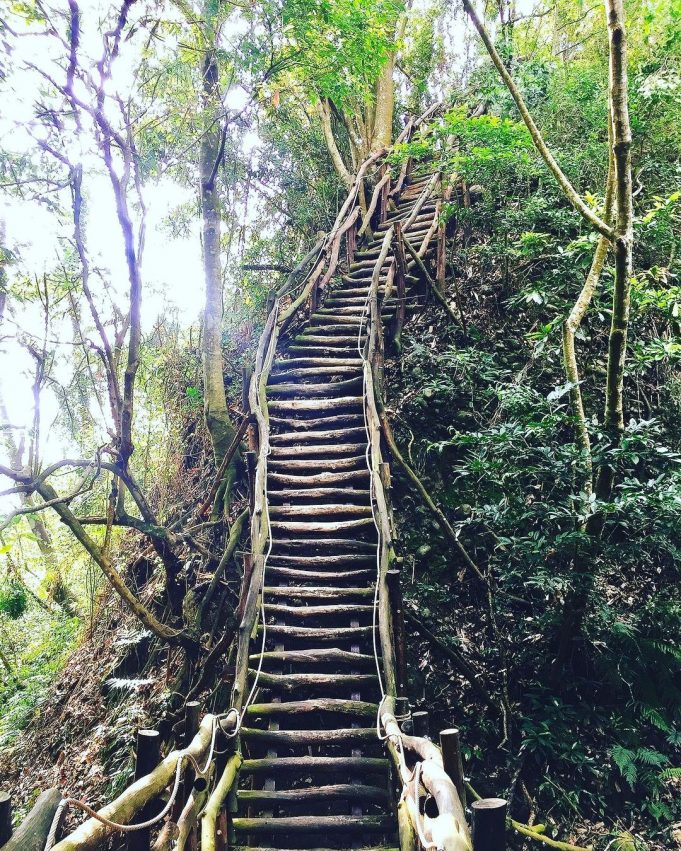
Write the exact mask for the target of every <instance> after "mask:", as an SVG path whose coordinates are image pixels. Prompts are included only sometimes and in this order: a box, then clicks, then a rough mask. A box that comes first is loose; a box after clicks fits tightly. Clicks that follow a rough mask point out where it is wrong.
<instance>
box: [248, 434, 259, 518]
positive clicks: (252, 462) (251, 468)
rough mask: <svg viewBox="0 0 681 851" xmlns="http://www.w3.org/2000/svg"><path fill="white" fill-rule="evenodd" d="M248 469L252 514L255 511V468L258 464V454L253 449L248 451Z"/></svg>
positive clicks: (249, 500) (249, 498)
mask: <svg viewBox="0 0 681 851" xmlns="http://www.w3.org/2000/svg"><path fill="white" fill-rule="evenodd" d="M245 458H246V471H247V473H248V502H249V504H250V507H251V514H252V513H253V506H254V504H255V470H256V466H257V459H256V454H255V452H253V451H252V450H249V451H248V452H246V455H245Z"/></svg>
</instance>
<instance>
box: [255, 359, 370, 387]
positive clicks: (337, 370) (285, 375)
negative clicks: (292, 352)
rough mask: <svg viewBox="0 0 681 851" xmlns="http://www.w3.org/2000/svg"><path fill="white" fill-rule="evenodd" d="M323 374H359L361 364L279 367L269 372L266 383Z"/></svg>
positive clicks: (285, 362)
mask: <svg viewBox="0 0 681 851" xmlns="http://www.w3.org/2000/svg"><path fill="white" fill-rule="evenodd" d="M281 363H283V364H287V363H288V361H281V362H280V364H281ZM324 375H330V376H331V377H332V378H335V377H336V376H348V375H350V376H353V377H355V376H360V377H361V375H362V366H361V364H354V365H353V366H324V365H321V366H308V367H298V368H296V369H280V370H279V371H278V372H271V373H270V376H269V380H268V384H274V383H276V384H280V383H281V384H287V383H289V382H291V381H295V380H296V379H300V380H301V381H306V380H307V379H311V380H312V379H315V378H317V377H321V376H324Z"/></svg>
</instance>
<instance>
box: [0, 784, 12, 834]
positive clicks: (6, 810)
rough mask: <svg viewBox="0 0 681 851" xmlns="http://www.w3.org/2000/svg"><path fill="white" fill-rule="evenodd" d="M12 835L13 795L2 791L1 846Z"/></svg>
mask: <svg viewBox="0 0 681 851" xmlns="http://www.w3.org/2000/svg"><path fill="white" fill-rule="evenodd" d="M11 835H12V796H11V795H10V793H9V792H0V847H1V846H3V845H4V844H5V842H7V841H9V838H10V836H11Z"/></svg>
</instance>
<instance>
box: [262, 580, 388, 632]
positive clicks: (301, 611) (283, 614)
mask: <svg viewBox="0 0 681 851" xmlns="http://www.w3.org/2000/svg"><path fill="white" fill-rule="evenodd" d="M271 569H272V568H268V571H269V570H271ZM373 611H374V607H373V605H369V604H363V603H329V605H326V606H287V605H284V604H280V603H268V602H267V601H265V614H266V615H272V616H276V617H278V618H285V619H287V620H288V619H290V618H293V619H294V620H295V619H300V620H303V621H304V620H306V619H307V618H314V619H317V618H324V617H329V618H337V619H338V621H339V622H340V621H343V620H348V619H351V620H357V621H359V620H360V619H362V618H367V617H370V616H371V615H372V614H373Z"/></svg>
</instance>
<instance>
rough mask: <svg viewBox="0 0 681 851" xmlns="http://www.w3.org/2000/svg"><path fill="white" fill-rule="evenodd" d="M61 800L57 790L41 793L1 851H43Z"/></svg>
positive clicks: (47, 790)
mask: <svg viewBox="0 0 681 851" xmlns="http://www.w3.org/2000/svg"><path fill="white" fill-rule="evenodd" d="M61 800H62V795H61V792H60V791H59V789H46V790H45V791H44V792H41V793H40V795H39V796H38V800H37V801H36V802H35V804H34V805H33V807H32V809H31V811H30V813H29V814H28V815H27V816H26V818H25V819H24V820H23V821H22V823H21V824H20V825H19V827H18V828H17V829H16V830H15V831H14V833H13V834H12V836H11V838H8V839H7V841H6V842H5V844H4V845H3V846H2V851H43V849H44V848H45V842H46V840H47V836H48V834H49V832H50V828H51V827H52V821H53V820H54V816H55V813H56V812H57V808H58V807H59V804H60V803H61ZM60 845H61V843H59V845H57V846H55V847H57V848H59V846H60ZM60 851H61V849H60Z"/></svg>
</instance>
